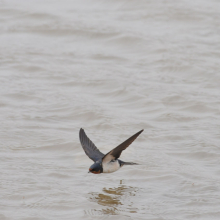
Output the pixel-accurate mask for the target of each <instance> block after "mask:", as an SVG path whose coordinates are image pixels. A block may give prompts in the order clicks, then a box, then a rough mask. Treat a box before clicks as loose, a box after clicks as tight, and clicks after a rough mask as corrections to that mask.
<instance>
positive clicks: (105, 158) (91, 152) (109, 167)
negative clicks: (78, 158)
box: [79, 128, 143, 174]
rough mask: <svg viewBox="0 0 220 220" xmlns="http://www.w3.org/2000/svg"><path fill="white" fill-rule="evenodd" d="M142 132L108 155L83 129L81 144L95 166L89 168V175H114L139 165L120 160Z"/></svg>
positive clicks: (80, 136) (80, 138)
mask: <svg viewBox="0 0 220 220" xmlns="http://www.w3.org/2000/svg"><path fill="white" fill-rule="evenodd" d="M142 132H143V130H141V131H139V132H137V133H136V134H134V135H133V136H131V137H130V138H128V139H127V140H126V141H124V142H123V143H121V144H120V145H118V146H117V147H116V148H114V149H112V150H111V151H110V152H108V153H107V154H103V153H102V152H100V151H99V149H98V148H97V147H96V146H95V144H94V143H93V142H92V141H91V140H90V139H89V138H88V137H87V135H86V133H85V131H84V130H83V129H82V128H81V129H80V131H79V140H80V143H81V145H82V147H83V150H84V151H85V153H86V155H87V156H88V157H89V158H90V159H91V160H93V161H94V164H93V165H92V166H91V167H90V168H89V173H90V172H91V173H94V174H99V173H112V172H115V171H117V170H118V169H119V168H121V167H122V166H124V165H137V163H132V162H124V161H122V160H119V159H118V158H119V157H120V155H121V152H122V151H123V150H125V149H126V148H127V147H128V146H129V145H130V144H131V143H132V142H133V141H134V140H135V139H136V138H137V137H138V136H139V135H140V134H141V133H142Z"/></svg>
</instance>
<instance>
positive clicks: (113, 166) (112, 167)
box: [102, 160, 120, 173]
mask: <svg viewBox="0 0 220 220" xmlns="http://www.w3.org/2000/svg"><path fill="white" fill-rule="evenodd" d="M102 168H103V173H112V172H115V171H116V170H118V169H119V168H120V164H119V161H118V160H114V161H110V162H108V163H102Z"/></svg>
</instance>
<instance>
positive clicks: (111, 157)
mask: <svg viewBox="0 0 220 220" xmlns="http://www.w3.org/2000/svg"><path fill="white" fill-rule="evenodd" d="M141 132H143V130H141V131H139V132H137V133H136V134H134V135H133V136H131V137H130V138H128V139H127V140H126V141H124V142H123V143H122V144H120V145H118V146H117V147H116V148H114V149H113V150H111V151H110V152H108V153H107V154H106V155H105V156H104V157H103V158H102V162H104V163H108V162H110V161H111V160H115V159H118V158H119V157H120V155H121V152H122V151H123V150H125V149H126V148H127V147H128V146H129V145H130V144H131V143H132V142H133V141H134V140H135V139H136V138H137V137H138V136H139V134H141Z"/></svg>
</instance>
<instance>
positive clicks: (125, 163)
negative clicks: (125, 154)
mask: <svg viewBox="0 0 220 220" xmlns="http://www.w3.org/2000/svg"><path fill="white" fill-rule="evenodd" d="M122 165H139V164H138V163H133V162H124V161H123V163H122Z"/></svg>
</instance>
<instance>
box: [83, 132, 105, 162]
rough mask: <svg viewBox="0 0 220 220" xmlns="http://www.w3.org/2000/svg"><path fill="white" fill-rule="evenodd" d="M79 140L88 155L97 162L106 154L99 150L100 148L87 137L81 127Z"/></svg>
mask: <svg viewBox="0 0 220 220" xmlns="http://www.w3.org/2000/svg"><path fill="white" fill-rule="evenodd" d="M79 140H80V143H81V145H82V147H83V150H84V151H85V153H86V155H87V156H88V157H89V158H90V159H91V160H93V161H94V162H96V161H97V160H100V159H102V158H103V156H104V154H103V153H102V152H100V151H99V149H98V148H97V147H96V146H95V144H93V143H92V141H91V140H90V139H89V138H88V137H87V135H86V133H85V131H84V130H83V129H82V128H81V129H80V131H79Z"/></svg>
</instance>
